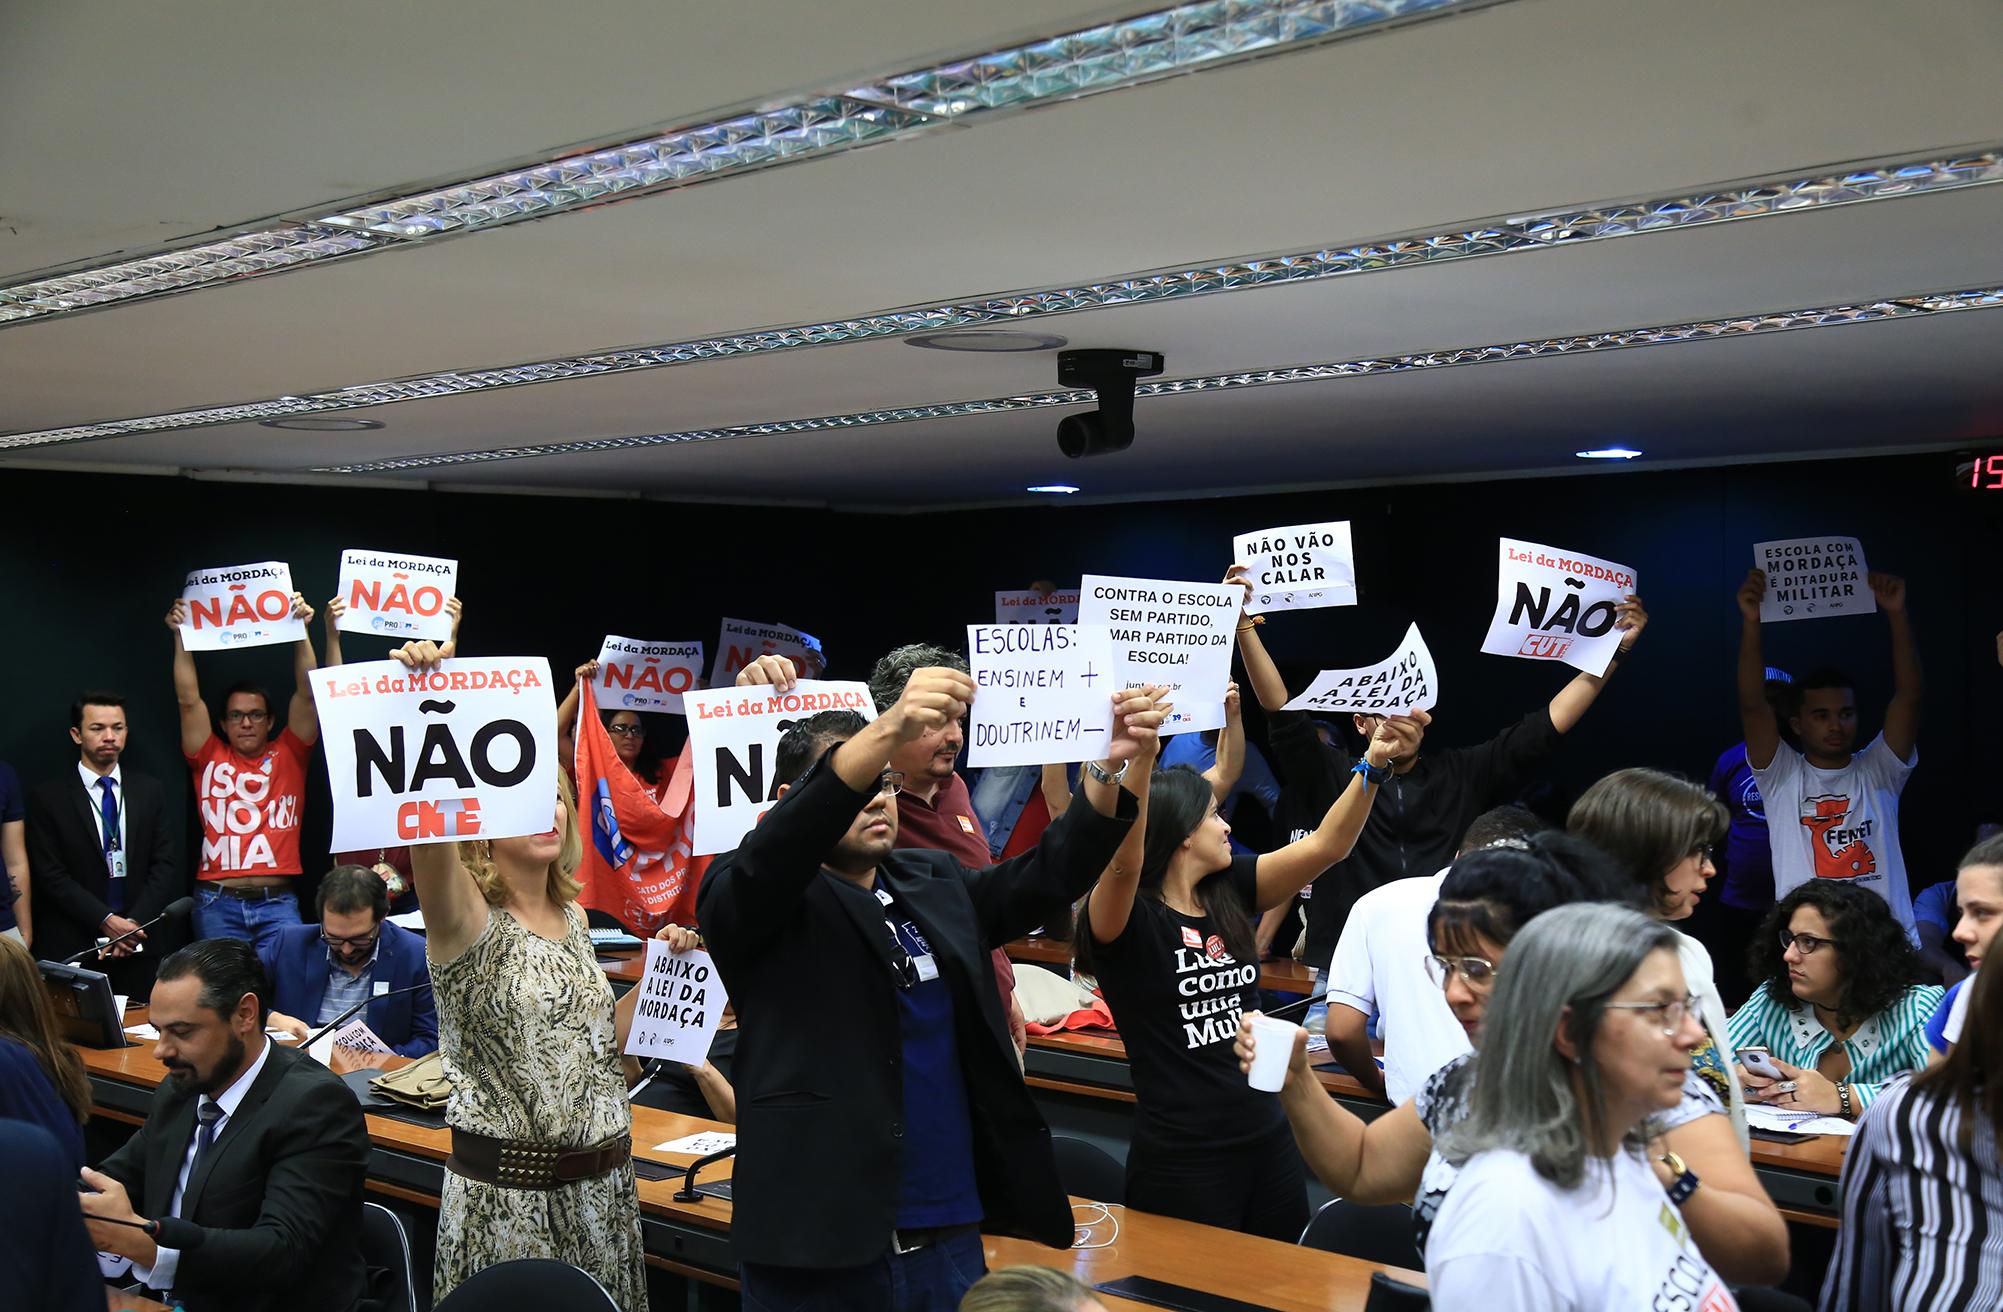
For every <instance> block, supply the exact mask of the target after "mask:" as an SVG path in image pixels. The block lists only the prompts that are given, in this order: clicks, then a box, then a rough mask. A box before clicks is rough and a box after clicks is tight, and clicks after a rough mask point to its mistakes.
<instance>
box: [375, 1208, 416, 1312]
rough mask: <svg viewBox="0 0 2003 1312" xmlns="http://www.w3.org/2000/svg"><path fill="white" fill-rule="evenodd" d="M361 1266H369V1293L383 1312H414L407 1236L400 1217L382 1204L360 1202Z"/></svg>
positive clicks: (414, 1289) (413, 1289)
mask: <svg viewBox="0 0 2003 1312" xmlns="http://www.w3.org/2000/svg"><path fill="white" fill-rule="evenodd" d="M362 1265H363V1266H365V1267H367V1268H368V1273H369V1296H370V1297H371V1298H373V1299H375V1301H376V1302H377V1303H378V1304H380V1305H381V1306H382V1309H383V1312H417V1290H416V1288H415V1287H414V1286H413V1285H412V1283H411V1270H410V1236H409V1235H408V1234H406V1233H405V1232H404V1228H403V1218H402V1217H400V1216H398V1215H397V1214H396V1213H395V1212H392V1211H390V1210H389V1209H388V1208H387V1207H384V1206H383V1205H382V1204H381V1203H369V1202H365V1203H363V1204H362Z"/></svg>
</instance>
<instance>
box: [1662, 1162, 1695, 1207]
mask: <svg viewBox="0 0 2003 1312" xmlns="http://www.w3.org/2000/svg"><path fill="white" fill-rule="evenodd" d="M1660 1160H1661V1162H1662V1164H1663V1165H1664V1166H1666V1167H1668V1168H1669V1173H1670V1174H1671V1175H1673V1176H1675V1177H1676V1178H1675V1179H1674V1180H1671V1181H1670V1182H1669V1201H1670V1202H1672V1203H1675V1204H1676V1205H1677V1206H1678V1207H1681V1206H1682V1205H1683V1200H1684V1199H1686V1198H1688V1197H1689V1196H1690V1195H1691V1194H1694V1193H1696V1192H1697V1173H1696V1172H1695V1171H1693V1170H1691V1169H1690V1168H1689V1167H1688V1166H1686V1165H1685V1164H1684V1162H1683V1158H1682V1157H1681V1156H1679V1155H1678V1154H1677V1153H1675V1152H1674V1151H1672V1150H1670V1149H1664V1150H1663V1153H1662V1157H1661V1158H1660Z"/></svg>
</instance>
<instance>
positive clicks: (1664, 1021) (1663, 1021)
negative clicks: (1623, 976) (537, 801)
mask: <svg viewBox="0 0 2003 1312" xmlns="http://www.w3.org/2000/svg"><path fill="white" fill-rule="evenodd" d="M1697 1007H1698V1001H1697V995H1696V994H1694V993H1692V994H1689V995H1688V996H1686V997H1681V998H1671V999H1670V1000H1669V1001H1667V1002H1609V1003H1608V1004H1607V1010H1608V1011H1636V1012H1653V1013H1654V1014H1655V1023H1656V1024H1657V1025H1659V1026H1661V1027H1662V1033H1663V1037H1665V1038H1674V1037H1675V1036H1676V1031H1677V1030H1679V1029H1681V1028H1683V1018H1684V1017H1685V1016H1695V1015H1698V1014H1699V1012H1698V1010H1697Z"/></svg>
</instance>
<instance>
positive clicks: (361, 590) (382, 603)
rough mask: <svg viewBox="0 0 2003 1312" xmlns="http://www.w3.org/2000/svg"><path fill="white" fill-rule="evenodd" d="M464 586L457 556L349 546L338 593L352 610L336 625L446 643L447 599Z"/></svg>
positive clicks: (347, 629)
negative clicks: (425, 554) (420, 554)
mask: <svg viewBox="0 0 2003 1312" xmlns="http://www.w3.org/2000/svg"><path fill="white" fill-rule="evenodd" d="M458 590H459V562H458V561H456V560H444V559H441V558H440V557H437V556H408V555H403V554H401V553H398V552H391V551H367V550H364V549H363V548H361V547H349V548H347V549H346V550H344V551H342V552H341V587H340V590H339V591H338V592H337V593H336V594H335V595H337V596H339V597H340V599H341V600H342V601H343V602H345V603H347V607H348V609H347V611H346V612H345V613H344V614H343V615H342V616H341V618H340V619H338V620H336V621H334V627H335V628H337V629H339V630H340V631H341V632H343V633H380V634H382V635H383V636H385V637H389V638H430V639H431V640H432V641H433V642H443V641H445V640H446V639H447V638H449V637H451V636H452V617H451V616H450V615H449V614H447V613H446V610H445V603H446V602H447V601H448V600H450V599H451V598H452V597H453V596H455V595H456V594H457V593H458Z"/></svg>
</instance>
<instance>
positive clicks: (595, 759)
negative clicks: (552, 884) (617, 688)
mask: <svg viewBox="0 0 2003 1312" xmlns="http://www.w3.org/2000/svg"><path fill="white" fill-rule="evenodd" d="M578 688H579V693H580V698H579V705H578V708H577V754H576V757H575V761H574V763H575V766H576V770H575V775H576V779H577V811H578V816H577V819H578V823H579V824H581V825H583V826H584V835H583V838H584V858H583V860H582V861H581V862H580V863H579V864H578V867H577V879H578V881H579V882H580V883H582V884H583V885H584V891H583V892H582V893H581V894H580V895H579V897H578V901H579V903H581V904H582V905H584V906H586V907H593V908H596V909H597V910H599V911H604V912H607V913H609V914H611V915H613V916H616V917H618V920H619V923H620V924H622V925H624V926H626V928H628V929H630V930H632V931H633V932H634V933H635V934H638V935H639V936H640V937H641V938H647V937H649V936H650V935H652V934H653V932H654V931H655V930H657V929H659V928H660V927H661V926H662V925H664V924H668V923H671V922H672V923H674V924H677V925H693V924H695V895H696V888H697V886H698V885H699V884H700V883H701V881H702V872H703V870H704V869H705V868H706V867H707V866H708V865H709V858H708V857H698V856H690V855H689V847H690V841H689V840H690V836H691V835H692V834H693V832H694V826H695V805H694V797H693V788H692V784H693V776H694V762H693V758H692V757H691V756H690V755H689V749H688V748H687V747H686V746H684V747H683V748H682V754H681V757H680V759H678V760H677V761H676V762H675V765H674V773H673V774H671V775H670V776H669V777H668V784H667V787H666V788H664V789H662V790H661V796H660V800H658V801H656V800H655V798H654V794H653V790H652V789H650V788H649V787H648V786H647V785H646V784H645V783H643V782H641V780H640V779H639V778H638V777H637V776H635V775H634V773H633V772H632V771H631V770H629V769H627V768H626V763H625V762H624V761H622V760H620V759H619V754H618V752H616V751H614V750H613V747H612V735H611V734H609V733H607V732H606V731H605V724H604V722H603V721H601V720H600V719H599V718H598V698H597V695H596V691H595V690H594V689H593V688H592V686H591V681H590V680H588V679H587V680H584V681H582V682H580V683H579V685H578Z"/></svg>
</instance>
